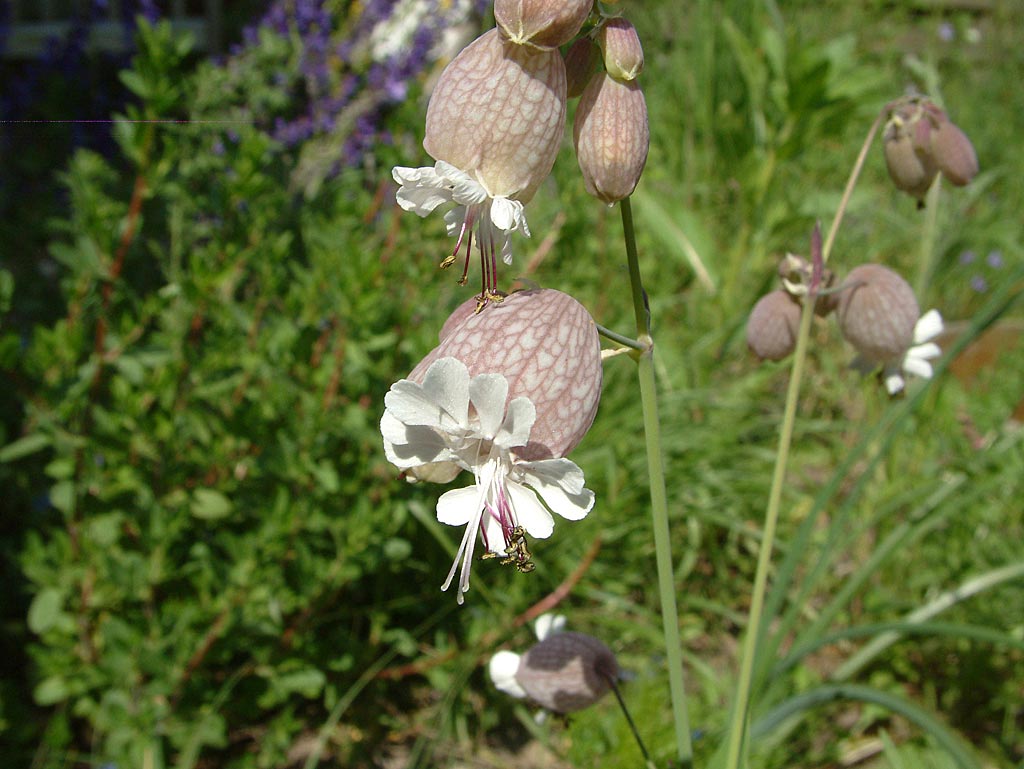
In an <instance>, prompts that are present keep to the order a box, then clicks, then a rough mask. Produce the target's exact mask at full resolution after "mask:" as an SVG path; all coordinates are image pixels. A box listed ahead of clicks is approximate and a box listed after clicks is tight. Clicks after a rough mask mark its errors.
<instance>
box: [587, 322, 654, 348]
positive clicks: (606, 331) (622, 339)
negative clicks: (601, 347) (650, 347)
mask: <svg viewBox="0 0 1024 769" xmlns="http://www.w3.org/2000/svg"><path fill="white" fill-rule="evenodd" d="M594 325H595V326H597V333H598V334H600V335H601V336H603V337H604V338H605V339H611V340H612V341H613V342H616V343H618V344H621V345H622V346H623V347H628V348H629V349H631V350H636V351H637V352H644V351H646V350H647V345H645V344H643V343H641V342H638V341H636V340H635V339H633V338H631V337H628V336H624V335H623V334H618V333H616V332H614V331H612V330H611V329H610V328H605V327H604V326H602V325H601V324H600V323H595V324H594Z"/></svg>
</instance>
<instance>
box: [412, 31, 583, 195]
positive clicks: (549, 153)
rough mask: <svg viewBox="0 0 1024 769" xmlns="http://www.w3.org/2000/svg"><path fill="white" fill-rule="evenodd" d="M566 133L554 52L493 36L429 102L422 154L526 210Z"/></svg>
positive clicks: (444, 78)
mask: <svg viewBox="0 0 1024 769" xmlns="http://www.w3.org/2000/svg"><path fill="white" fill-rule="evenodd" d="M564 129H565V64H563V63H562V56H561V54H560V53H559V52H558V51H540V50H536V49H533V48H524V47H523V46H521V45H515V44H513V43H510V42H509V41H508V40H506V39H505V38H503V37H502V36H501V34H500V32H499V31H498V30H497V29H492V30H490V31H489V32H486V33H484V34H483V35H481V36H480V37H478V38H477V39H476V40H474V41H473V42H472V43H470V44H469V45H468V46H466V47H465V48H464V49H463V50H462V52H461V53H460V54H459V55H458V56H456V57H455V58H454V59H453V60H452V61H451V63H449V64H448V66H447V67H445V69H444V72H442V73H441V77H440V79H439V80H438V82H437V85H436V86H435V87H434V91H433V93H432V94H431V95H430V103H429V104H428V105H427V130H426V136H425V138H424V139H423V148H424V149H425V150H426V151H427V153H429V155H430V156H431V157H432V158H434V159H435V160H443V161H445V162H446V163H451V164H452V165H453V166H455V167H456V168H457V169H459V170H461V171H464V172H466V173H467V174H469V175H470V176H471V177H474V178H476V179H477V180H478V181H479V182H480V183H481V184H482V185H483V186H484V187H485V188H486V190H487V192H488V193H489V194H490V195H491V196H492V197H493V196H499V195H500V196H504V197H509V198H513V197H514V198H515V199H516V200H518V201H520V202H522V203H526V202H528V201H529V200H530V198H532V197H533V194H534V193H535V192H536V191H537V188H538V187H539V186H540V184H541V182H543V181H544V179H545V178H546V177H547V175H548V174H549V173H550V172H551V166H552V165H554V162H555V155H557V154H558V148H559V146H560V143H561V140H562V134H563V132H564Z"/></svg>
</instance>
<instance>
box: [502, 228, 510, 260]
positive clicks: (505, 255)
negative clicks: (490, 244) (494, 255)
mask: <svg viewBox="0 0 1024 769" xmlns="http://www.w3.org/2000/svg"><path fill="white" fill-rule="evenodd" d="M501 261H503V262H504V263H505V264H512V236H511V235H510V234H509V233H507V232H506V233H505V237H504V238H502V241H501Z"/></svg>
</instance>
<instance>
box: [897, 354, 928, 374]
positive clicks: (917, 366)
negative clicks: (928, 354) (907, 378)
mask: <svg viewBox="0 0 1024 769" xmlns="http://www.w3.org/2000/svg"><path fill="white" fill-rule="evenodd" d="M903 370H904V371H905V372H906V373H908V374H913V375H914V376H919V377H921V378H922V379H931V378H932V373H934V372H933V371H932V364H931V363H929V362H928V361H927V360H925V359H924V358H914V357H911V356H909V355H908V356H907V358H906V359H905V360H904V361H903Z"/></svg>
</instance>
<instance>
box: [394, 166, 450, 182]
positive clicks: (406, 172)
mask: <svg viewBox="0 0 1024 769" xmlns="http://www.w3.org/2000/svg"><path fill="white" fill-rule="evenodd" d="M391 178H392V179H394V180H395V182H396V183H398V184H400V185H403V186H404V185H407V184H408V185H411V186H429V187H440V186H441V185H442V183H443V182H442V179H441V177H440V176H438V175H437V171H435V170H434V169H433V168H431V167H430V166H421V167H420V168H410V167H408V166H395V167H394V168H392V169H391Z"/></svg>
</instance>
